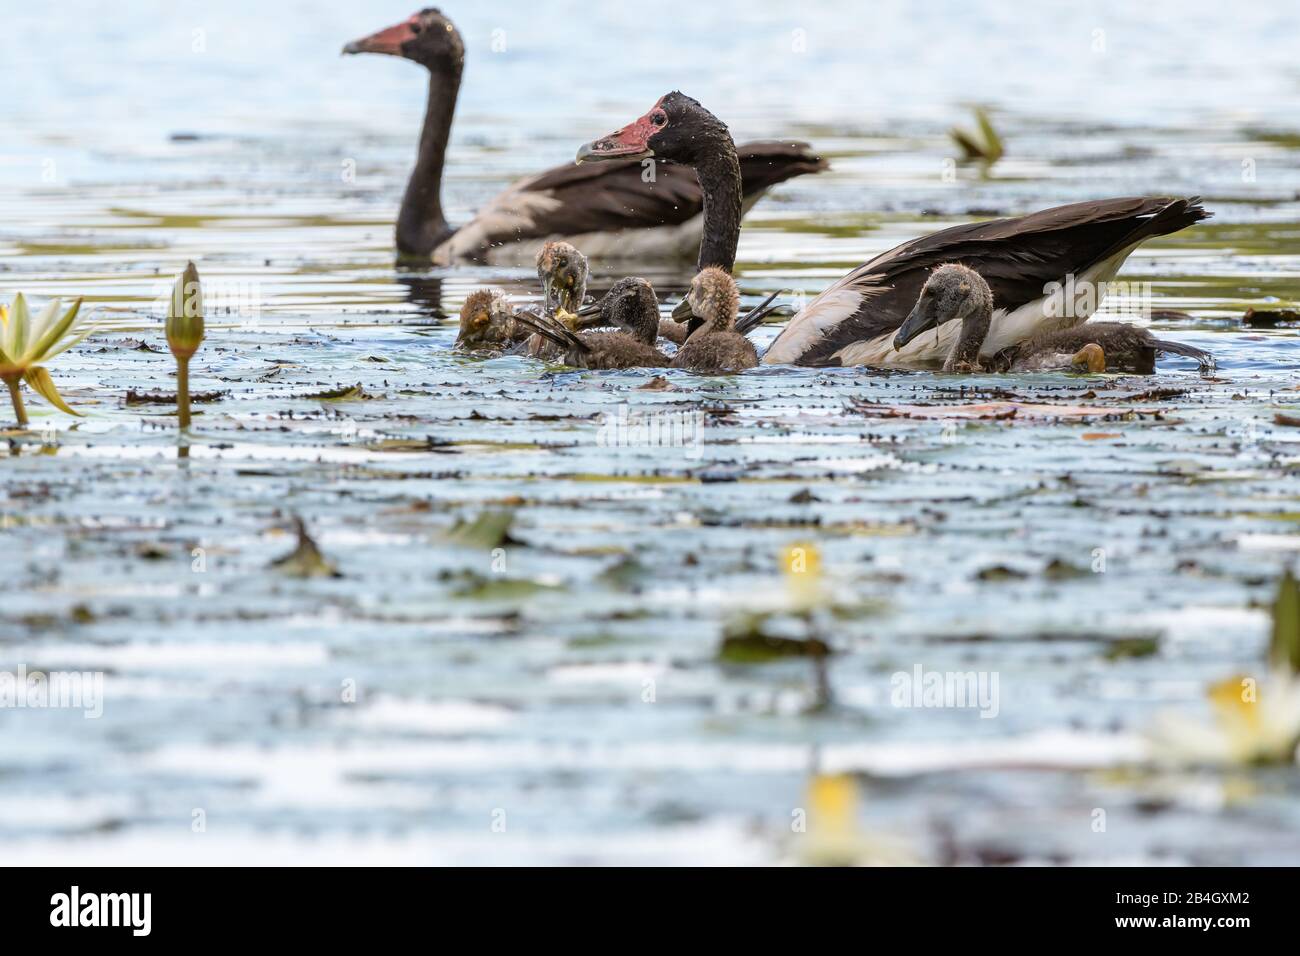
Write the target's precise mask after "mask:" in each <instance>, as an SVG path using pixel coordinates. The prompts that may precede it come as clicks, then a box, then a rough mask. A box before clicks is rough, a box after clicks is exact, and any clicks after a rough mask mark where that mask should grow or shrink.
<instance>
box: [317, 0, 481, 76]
mask: <svg viewBox="0 0 1300 956" xmlns="http://www.w3.org/2000/svg"><path fill="white" fill-rule="evenodd" d="M343 52H344V53H385V54H387V55H388V56H400V57H402V58H403V59H406V60H414V61H415V62H416V63H419V64H420V65H421V66H424V67H426V68H427V69H430V70H435V71H438V72H446V71H452V72H455V73H460V71H461V69H462V68H463V67H464V65H465V41H464V40H462V39H461V37H460V33H459V32H458V31H457V30H456V27H455V26H454V25H453V24H452V22H451V21H450V20H448V19H447V18H446V17H445V16H443V14H442V11H440V10H439V9H438V8H437V7H426V8H425V9H423V10H420V11H419V12H417V13H413V14H411V15H410V16H409V17H407V18H406V19H405V20H403V21H402V22H401V23H397V24H394V25H393V26H391V27H388V28H387V29H384V30H380V31H379V32H378V33H372V34H371V35H370V36H368V37H362V38H361V39H360V40H353V41H352V42H351V43H349V44H348V45H347V46H345V47H344V48H343Z"/></svg>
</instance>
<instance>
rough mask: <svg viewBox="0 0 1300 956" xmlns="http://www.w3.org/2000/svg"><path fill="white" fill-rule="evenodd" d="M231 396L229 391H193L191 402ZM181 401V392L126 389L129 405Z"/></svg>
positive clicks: (199, 403)
mask: <svg viewBox="0 0 1300 956" xmlns="http://www.w3.org/2000/svg"><path fill="white" fill-rule="evenodd" d="M229 397H230V392H228V391H215V392H193V393H191V394H190V404H191V405H207V404H211V403H212V402H219V401H221V400H222V399H224V398H229ZM179 402H180V393H179V392H138V391H136V390H135V389H133V388H128V389H127V390H126V404H128V405H177V404H179Z"/></svg>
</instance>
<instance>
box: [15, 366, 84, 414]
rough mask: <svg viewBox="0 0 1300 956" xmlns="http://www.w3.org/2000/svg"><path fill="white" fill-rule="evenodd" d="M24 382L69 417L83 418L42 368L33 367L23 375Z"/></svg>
mask: <svg viewBox="0 0 1300 956" xmlns="http://www.w3.org/2000/svg"><path fill="white" fill-rule="evenodd" d="M23 379H24V381H26V382H27V384H28V385H30V386H31V387H32V390H33V391H34V392H36V394H37V395H39V396H41V398H43V399H45V400H46V401H47V402H49V403H50V404H51V405H53V406H54V407H55V408H57V409H58V410H59V411H61V412H66V413H67V414H69V415H76V416H78V417H81V412H79V411H76V410H75V409H73V408H72V407H71V406H70V405H68V403H67V402H65V401H64V400H63V396H61V395H60V394H59V390H58V389H57V388H55V387H54V379H52V378H50V373H49V372H47V371H46V370H45V369H43V368H41V367H40V366H33V367H32V368H29V369H28V370H27V371H26V372H25V373H24V374H23Z"/></svg>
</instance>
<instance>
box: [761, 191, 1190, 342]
mask: <svg viewBox="0 0 1300 956" xmlns="http://www.w3.org/2000/svg"><path fill="white" fill-rule="evenodd" d="M1208 215H1209V213H1207V212H1206V211H1205V210H1204V209H1203V208H1202V207H1201V205H1200V203H1199V201H1198V200H1195V199H1151V198H1142V197H1137V198H1126V199H1104V200H1097V201H1090V202H1082V203H1072V204H1070V205H1067V206H1056V207H1053V208H1051V209H1045V210H1043V211H1041V212H1036V213H1033V214H1031V215H1028V216H1020V217H1017V218H1013V219H996V220H992V221H990V222H983V223H970V224H965V225H960V226H953V227H951V228H948V229H943V230H941V231H939V232H936V233H933V234H932V235H929V236H923V237H921V238H919V239H913V240H910V241H909V242H905V243H903V244H902V245H900V246H897V247H895V248H893V249H891V250H889V251H888V252H884V253H881V254H880V255H879V256H876V257H875V258H874V259H872V260H870V261H869V262H867V263H865V264H863V265H861V266H859V267H858V268H857V269H854V270H853V271H852V272H850V273H849V274H848V275H846V276H844V277H843V278H842V279H840V280H839V281H838V282H836V283H835V284H834V285H832V286H831V287H830V288H828V289H826V290H825V291H824V292H822V293H821V294H820V295H818V296H817V297H816V298H815V299H813V300H812V301H811V302H810V303H808V306H807V307H806V308H805V309H804V310H803V311H802V312H800V313H799V314H798V315H797V316H795V317H794V318H793V319H791V320H790V323H789V324H788V325H787V326H786V327H785V329H783V330H782V332H781V334H780V335H779V336H777V338H776V341H774V342H773V343H772V345H771V347H770V348H769V349H768V351H767V354H766V355H765V356H764V357H763V361H764V362H765V363H767V364H793V365H885V366H891V365H893V366H918V365H919V366H924V365H935V364H938V363H941V362H942V361H943V360H944V356H946V355H947V354H948V353H949V352H950V351H951V349H952V347H953V344H954V343H955V341H956V336H957V330H958V327H957V325H956V324H955V323H949V324H947V325H944V326H941V327H940V328H939V329H938V331H937V334H936V335H927V336H921V337H919V338H917V339H914V340H913V341H911V342H910V343H909V344H908V345H907V346H906V347H905V348H902V349H895V348H894V344H893V339H894V333H895V332H896V331H897V329H898V328H899V326H900V325H901V324H902V321H903V318H904V317H905V316H906V315H907V313H908V311H909V309H910V308H911V306H912V303H914V302H915V301H916V298H917V294H918V293H919V292H920V289H921V287H922V285H923V284H924V283H925V281H926V278H927V276H928V274H929V271H930V270H931V269H932V268H934V267H935V266H936V265H938V264H940V263H947V262H955V263H961V264H964V265H968V266H970V267H971V268H973V269H975V271H977V272H978V273H979V274H980V275H981V276H982V277H983V278H984V279H985V280H986V281H987V282H988V284H989V285H990V287H991V288H992V291H993V298H994V301H995V302H996V303H997V306H998V307H997V309H996V310H995V311H994V313H993V317H992V321H991V324H990V327H989V333H988V337H987V339H986V340H985V344H984V348H983V351H982V353H981V354H982V355H984V356H986V357H987V356H992V355H994V354H996V353H997V352H999V351H1001V350H1002V349H1005V348H1007V347H1009V346H1012V345H1015V344H1016V343H1018V342H1022V341H1024V340H1025V339H1027V338H1029V337H1031V336H1033V335H1035V334H1037V333H1039V332H1050V331H1053V330H1056V329H1066V328H1070V327H1071V326H1074V325H1077V324H1079V323H1081V322H1085V321H1087V319H1088V318H1089V317H1090V316H1091V315H1092V314H1093V313H1094V312H1095V311H1096V309H1097V308H1098V306H1099V305H1100V304H1101V301H1102V300H1103V298H1104V290H1105V284H1107V283H1110V282H1111V281H1112V280H1114V278H1115V276H1116V275H1118V273H1119V270H1120V268H1121V266H1123V264H1124V261H1125V260H1126V259H1127V258H1128V257H1129V255H1130V254H1131V253H1132V252H1133V250H1134V249H1136V248H1137V247H1138V246H1139V245H1141V244H1142V243H1143V242H1145V241H1146V240H1147V239H1150V238H1151V237H1153V236H1163V235H1168V234H1169V233H1172V232H1176V231H1178V230H1179V229H1183V228H1185V227H1186V226H1189V225H1191V224H1193V223H1195V222H1199V221H1200V220H1202V219H1205V218H1206V217H1207V216H1208ZM1070 276H1073V277H1074V280H1073V282H1069V281H1068V280H1069V277H1070ZM1071 290H1072V291H1073V295H1074V300H1073V301H1070V302H1066V301H1064V297H1065V296H1066V295H1069V294H1070V292H1071Z"/></svg>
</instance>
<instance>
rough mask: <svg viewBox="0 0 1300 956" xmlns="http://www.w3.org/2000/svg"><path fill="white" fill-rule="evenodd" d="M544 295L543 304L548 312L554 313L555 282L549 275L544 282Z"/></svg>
mask: <svg viewBox="0 0 1300 956" xmlns="http://www.w3.org/2000/svg"><path fill="white" fill-rule="evenodd" d="M542 293H543V299H542V302H543V304H544V305H545V306H546V311H547V312H554V311H555V280H554V279H553V278H552V277H551V276H549V275H548V276H547V277H546V278H545V279H543V280H542Z"/></svg>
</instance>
